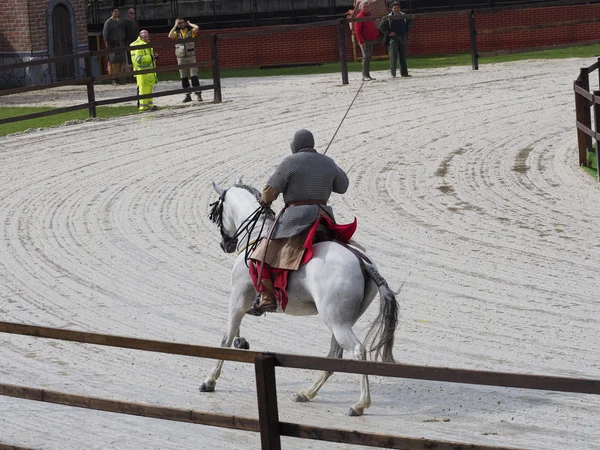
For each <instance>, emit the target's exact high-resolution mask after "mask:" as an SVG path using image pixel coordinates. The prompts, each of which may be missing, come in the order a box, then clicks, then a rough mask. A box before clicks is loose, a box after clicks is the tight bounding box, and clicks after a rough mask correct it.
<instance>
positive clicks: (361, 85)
mask: <svg viewBox="0 0 600 450" xmlns="http://www.w3.org/2000/svg"><path fill="white" fill-rule="evenodd" d="M364 84H365V82H364V81H363V82H362V83H361V84H360V87H359V88H358V91H356V95H355V96H354V98H353V99H352V102H351V103H350V106H348V109H347V110H346V114H344V117H342V120H341V121H340V124H339V125H338V127H337V130H335V133H333V136H332V137H331V140H330V141H329V144H327V148H326V149H325V151H324V152H323V154H325V153H327V150H329V146H330V145H331V143H332V142H333V140H334V139H335V136H336V135H337V133H338V131H340V128H341V126H342V124H343V123H344V119H346V116H347V115H348V113H349V112H350V108H352V105H354V100H356V97H358V94H360V90H361V89H362V87H363V85H364Z"/></svg>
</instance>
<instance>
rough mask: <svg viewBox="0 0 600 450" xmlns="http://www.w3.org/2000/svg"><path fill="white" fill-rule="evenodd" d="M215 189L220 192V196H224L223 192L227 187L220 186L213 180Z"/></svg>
mask: <svg viewBox="0 0 600 450" xmlns="http://www.w3.org/2000/svg"><path fill="white" fill-rule="evenodd" d="M213 189H214V190H215V191H216V192H217V194H219V197H222V196H223V194H224V193H225V189H223V188H222V187H221V186H219V185H218V184H217V183H215V182H214V181H213Z"/></svg>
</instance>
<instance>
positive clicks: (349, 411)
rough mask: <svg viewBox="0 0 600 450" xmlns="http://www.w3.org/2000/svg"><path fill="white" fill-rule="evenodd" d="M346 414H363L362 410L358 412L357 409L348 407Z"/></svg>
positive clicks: (352, 415) (351, 415)
mask: <svg viewBox="0 0 600 450" xmlns="http://www.w3.org/2000/svg"><path fill="white" fill-rule="evenodd" d="M348 415H349V416H350V417H358V416H362V415H363V413H362V412H358V411H357V410H355V409H354V408H350V409H349V410H348Z"/></svg>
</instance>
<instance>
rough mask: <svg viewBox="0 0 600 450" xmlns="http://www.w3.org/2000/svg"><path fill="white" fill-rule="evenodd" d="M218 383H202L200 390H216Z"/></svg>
mask: <svg viewBox="0 0 600 450" xmlns="http://www.w3.org/2000/svg"><path fill="white" fill-rule="evenodd" d="M215 384H216V383H206V382H204V383H202V384H201V385H200V392H214V391H215Z"/></svg>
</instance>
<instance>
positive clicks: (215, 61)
mask: <svg viewBox="0 0 600 450" xmlns="http://www.w3.org/2000/svg"><path fill="white" fill-rule="evenodd" d="M196 39H205V40H209V41H210V51H211V60H210V61H199V62H196V63H190V64H181V65H174V66H168V67H160V68H156V69H148V70H138V71H135V72H121V73H117V74H109V75H98V76H94V75H93V73H92V59H93V58H98V60H99V59H100V58H101V57H103V56H107V55H108V54H109V53H125V52H127V51H130V50H135V49H143V48H161V47H169V49H170V50H172V48H173V44H172V43H171V44H169V43H162V44H147V45H140V46H135V47H129V46H128V47H121V48H116V49H115V48H111V49H103V50H95V51H91V52H84V53H75V54H72V55H66V56H58V57H55V58H45V59H37V60H33V61H28V62H21V63H15V64H10V65H6V66H0V73H1V72H3V71H5V70H10V69H18V68H24V67H32V66H39V65H44V64H48V65H51V64H54V63H56V62H59V61H74V60H82V59H83V60H84V66H85V69H84V70H85V77H83V78H73V79H68V80H63V81H59V82H55V83H47V84H41V85H36V86H24V87H19V88H14V89H7V90H1V91H0V97H1V96H4V95H10V94H18V93H21V92H32V91H38V90H43V89H50V88H55V87H60V86H76V85H83V84H85V85H86V86H87V102H86V103H82V104H79V105H73V106H66V107H62V108H54V109H52V110H49V111H43V112H38V113H33V114H26V115H21V116H16V117H8V118H5V119H0V125H2V124H4V123H11V122H18V121H21V120H29V119H37V118H39V117H45V116H51V115H55V114H62V113H66V112H70V111H77V110H80V109H87V110H88V111H89V117H90V118H94V117H96V107H98V106H103V105H112V104H116V103H124V102H130V101H135V100H140V99H145V98H155V97H164V96H167V95H175V94H181V93H191V92H197V91H204V90H211V89H212V90H213V91H214V97H213V101H214V102H215V103H220V102H221V101H222V96H221V73H220V68H219V46H218V36H217V35H215V34H212V35H209V36H204V37H198V38H196ZM191 40H192V39H191V38H190V39H186V40H185V41H191ZM191 67H210V68H211V70H212V84H209V85H201V86H200V87H189V88H181V89H171V90H169V91H163V92H154V93H152V94H147V95H130V96H126V97H117V98H111V99H107V100H96V95H95V91H94V83H96V82H100V81H105V80H116V79H119V78H122V77H127V76H132V75H142V74H145V73H154V72H156V73H163V72H172V71H175V70H177V69H184V68H191Z"/></svg>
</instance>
